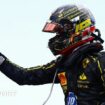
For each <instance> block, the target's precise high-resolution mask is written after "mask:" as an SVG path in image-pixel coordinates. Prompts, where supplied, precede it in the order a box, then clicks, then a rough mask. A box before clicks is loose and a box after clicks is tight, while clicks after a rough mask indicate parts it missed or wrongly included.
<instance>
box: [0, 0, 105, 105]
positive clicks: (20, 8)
mask: <svg viewBox="0 0 105 105" xmlns="http://www.w3.org/2000/svg"><path fill="white" fill-rule="evenodd" d="M74 3H76V4H82V5H85V6H86V7H88V8H89V9H90V10H91V11H92V13H93V15H94V17H95V19H96V27H97V28H99V29H100V30H101V34H102V37H103V39H104V40H105V36H104V33H105V27H104V26H105V13H104V10H105V7H104V4H105V1H104V0H101V1H100V0H36V1H35V0H0V52H2V53H3V54H4V55H6V56H7V57H8V58H9V59H10V60H11V61H12V62H14V63H16V64H18V65H20V66H22V67H25V68H26V67H32V66H37V65H43V64H46V63H48V62H50V61H51V60H54V59H56V57H54V56H53V54H52V53H51V52H50V50H49V49H48V45H47V43H48V40H49V39H50V38H51V37H53V36H54V35H55V34H49V33H43V32H42V29H43V26H44V25H45V23H46V21H47V20H48V18H49V16H50V14H51V13H52V12H53V11H54V10H55V9H56V8H57V7H59V6H62V5H65V4H74ZM50 88H51V84H48V85H43V86H27V85H24V86H19V85H17V84H16V83H15V82H13V81H12V80H10V79H8V78H7V77H6V76H5V75H4V74H2V73H1V72H0V105H42V104H43V102H44V101H45V100H46V98H47V96H48V95H49V92H50ZM46 105H64V96H63V92H62V89H61V87H60V85H59V84H58V85H55V86H54V89H53V93H52V96H51V98H50V100H49V101H48V103H47V104H46Z"/></svg>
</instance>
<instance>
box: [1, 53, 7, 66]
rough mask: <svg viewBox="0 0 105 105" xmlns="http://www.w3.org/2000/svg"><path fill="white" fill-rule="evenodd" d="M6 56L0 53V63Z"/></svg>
mask: <svg viewBox="0 0 105 105" xmlns="http://www.w3.org/2000/svg"><path fill="white" fill-rule="evenodd" d="M5 59H6V57H5V56H4V55H3V54H1V53H0V65H1V64H2V63H3V62H4V61H5Z"/></svg>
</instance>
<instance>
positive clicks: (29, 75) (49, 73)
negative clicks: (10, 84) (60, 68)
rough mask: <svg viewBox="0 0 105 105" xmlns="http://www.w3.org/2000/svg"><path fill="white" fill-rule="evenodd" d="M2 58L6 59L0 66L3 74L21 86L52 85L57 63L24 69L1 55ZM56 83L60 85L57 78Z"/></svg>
mask: <svg viewBox="0 0 105 105" xmlns="http://www.w3.org/2000/svg"><path fill="white" fill-rule="evenodd" d="M0 57H2V58H4V61H3V63H2V64H1V65H0V70H1V72H2V73H4V74H5V75H6V76H7V77H9V78H10V79H12V80H13V81H15V82H16V83H18V84H19V85H40V84H47V83H52V81H53V78H54V74H55V71H56V62H55V61H52V62H50V63H48V64H46V65H43V66H36V67H30V68H23V67H20V66H18V65H16V64H14V63H12V62H11V61H10V60H8V59H7V58H6V57H5V56H4V55H2V54H0ZM2 58H0V59H2ZM55 83H59V81H58V78H57V77H56V80H55Z"/></svg>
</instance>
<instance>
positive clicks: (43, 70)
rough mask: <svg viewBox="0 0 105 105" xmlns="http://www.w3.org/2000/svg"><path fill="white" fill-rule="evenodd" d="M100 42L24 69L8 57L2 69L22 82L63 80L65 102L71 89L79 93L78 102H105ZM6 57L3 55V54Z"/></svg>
mask: <svg viewBox="0 0 105 105" xmlns="http://www.w3.org/2000/svg"><path fill="white" fill-rule="evenodd" d="M102 49H103V47H102V45H101V44H100V43H91V44H87V45H84V46H81V47H80V48H78V49H76V50H75V51H73V53H71V54H69V55H67V56H61V57H60V58H58V59H57V60H54V61H52V62H50V63H48V64H46V65H43V66H36V67H30V68H23V67H20V66H18V65H16V64H14V63H12V62H11V61H10V60H8V58H6V57H5V58H6V60H5V61H4V62H3V63H2V64H1V66H0V70H1V72H3V73H4V74H5V75H6V76H8V77H9V78H10V79H12V80H13V81H15V82H16V83H18V84H19V85H26V84H27V85H40V84H48V83H52V81H53V78H54V75H55V72H56V71H57V75H56V78H55V83H60V84H61V87H62V89H63V92H64V95H65V105H67V96H68V93H69V92H74V94H75V95H76V96H77V105H104V104H105V53H104V52H102V51H101V50H102ZM3 56H4V55H3Z"/></svg>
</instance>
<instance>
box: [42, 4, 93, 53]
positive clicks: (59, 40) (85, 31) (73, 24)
mask: <svg viewBox="0 0 105 105" xmlns="http://www.w3.org/2000/svg"><path fill="white" fill-rule="evenodd" d="M94 25H95V19H94V17H93V15H92V13H91V12H90V11H89V10H88V9H87V8H85V7H83V6H80V5H65V6H62V7H59V8H57V9H56V10H55V11H54V12H53V13H52V14H51V16H50V19H49V21H48V22H47V23H46V25H45V26H44V28H43V31H44V32H51V33H56V36H55V37H53V38H51V39H50V40H49V48H50V49H51V51H52V52H53V54H54V55H58V54H66V53H68V52H71V51H73V50H74V49H75V48H77V47H78V46H80V45H83V44H85V43H87V42H91V41H93V40H94V37H93V36H92V35H91V33H93V32H94V31H95V26H94Z"/></svg>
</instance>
